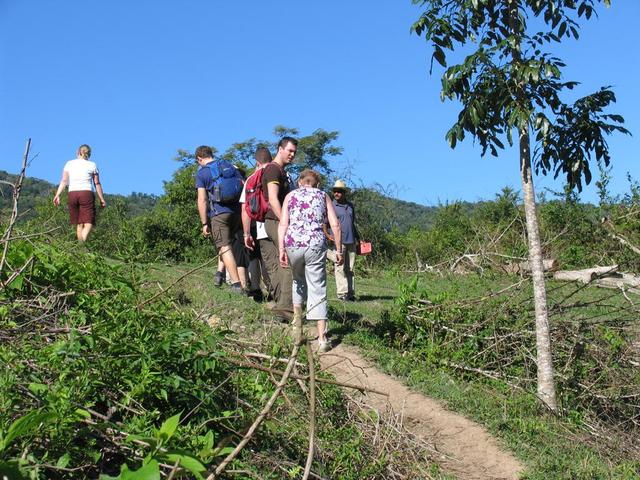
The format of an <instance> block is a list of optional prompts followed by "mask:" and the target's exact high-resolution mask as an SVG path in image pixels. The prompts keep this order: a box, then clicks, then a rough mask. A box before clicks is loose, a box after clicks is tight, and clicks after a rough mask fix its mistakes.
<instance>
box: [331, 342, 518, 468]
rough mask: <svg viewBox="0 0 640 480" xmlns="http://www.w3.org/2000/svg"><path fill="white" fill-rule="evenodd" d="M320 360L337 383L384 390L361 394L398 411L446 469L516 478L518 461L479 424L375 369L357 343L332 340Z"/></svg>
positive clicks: (379, 407)
mask: <svg viewBox="0 0 640 480" xmlns="http://www.w3.org/2000/svg"><path fill="white" fill-rule="evenodd" d="M320 363H321V365H322V369H323V370H327V371H329V372H330V373H332V374H333V375H334V376H335V378H336V379H337V380H338V381H340V382H344V383H349V384H355V385H361V386H363V387H367V388H370V389H373V390H378V391H383V392H387V393H388V396H384V395H378V394H375V393H366V394H363V395H365V401H366V403H367V404H368V405H370V406H371V408H372V409H375V410H377V411H380V412H385V411H388V409H391V411H392V412H394V413H396V414H398V413H399V414H400V416H401V418H402V420H403V426H404V428H405V429H406V430H407V431H408V432H410V433H412V434H414V435H416V436H417V437H419V438H421V439H423V440H425V441H426V442H428V443H429V444H430V445H432V446H433V447H434V448H435V449H436V450H437V451H438V452H439V453H441V454H442V455H441V458H440V459H439V460H438V464H439V465H440V466H441V468H442V469H443V470H444V471H445V472H447V473H451V474H453V475H455V476H456V477H457V478H460V479H474V480H475V479H478V480H480V479H482V480H489V479H517V478H519V474H520V472H521V471H522V470H523V467H522V465H521V464H520V463H519V462H518V461H517V460H516V458H515V457H514V456H513V455H511V454H510V453H509V452H507V451H506V450H505V449H504V448H502V447H501V446H500V445H499V444H498V442H497V441H496V439H495V438H493V437H492V436H491V435H490V434H489V433H488V432H487V431H486V430H485V429H484V428H483V427H482V426H480V425H478V424H476V423H474V422H472V421H471V420H469V419H467V418H465V417H463V416H461V415H458V414H455V413H452V412H450V411H448V410H446V409H445V408H444V407H443V406H442V405H441V404H440V403H438V402H437V401H435V400H433V399H431V398H428V397H425V396H424V395H422V394H420V393H417V392H413V391H411V390H409V389H408V388H407V387H406V386H405V385H403V384H402V383H401V382H400V381H398V380H396V379H395V378H393V377H391V376H389V375H386V374H384V373H382V372H380V371H378V370H377V369H376V368H375V367H373V366H372V365H371V364H370V363H369V362H367V361H366V360H365V359H364V358H362V357H361V356H360V354H359V353H358V349H357V348H356V347H352V346H345V345H337V346H336V347H335V348H334V349H332V350H331V351H329V352H327V353H324V354H322V355H320Z"/></svg>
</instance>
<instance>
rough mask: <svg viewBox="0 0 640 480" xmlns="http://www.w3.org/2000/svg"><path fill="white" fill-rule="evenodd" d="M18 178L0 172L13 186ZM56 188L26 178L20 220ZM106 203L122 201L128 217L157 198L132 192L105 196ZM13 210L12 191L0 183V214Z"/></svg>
mask: <svg viewBox="0 0 640 480" xmlns="http://www.w3.org/2000/svg"><path fill="white" fill-rule="evenodd" d="M17 178H18V176H17V175H14V174H11V173H8V172H5V171H4V170H0V180H3V181H5V182H10V183H12V184H14V183H15V182H16V180H17ZM57 187H58V186H57V185H54V184H53V183H50V182H47V181H46V180H41V179H39V178H33V177H26V178H25V179H24V182H22V189H21V191H20V203H19V209H20V213H21V219H28V218H30V217H32V216H33V215H34V214H35V212H34V211H33V209H34V207H35V205H36V202H38V201H40V200H42V199H47V198H48V199H50V200H53V195H54V193H55V191H56V188H57ZM105 197H106V200H107V203H111V202H113V200H115V199H122V200H124V202H125V204H126V206H127V210H128V213H129V215H131V216H136V215H140V214H142V213H145V212H148V211H149V210H151V209H152V208H153V207H154V205H155V204H156V202H157V201H158V197H157V196H156V195H149V194H147V193H137V192H134V193H132V194H130V195H127V196H124V195H109V194H105ZM12 208H13V189H12V187H11V186H10V185H7V184H5V183H0V213H2V216H4V214H5V212H7V211H11V209H12Z"/></svg>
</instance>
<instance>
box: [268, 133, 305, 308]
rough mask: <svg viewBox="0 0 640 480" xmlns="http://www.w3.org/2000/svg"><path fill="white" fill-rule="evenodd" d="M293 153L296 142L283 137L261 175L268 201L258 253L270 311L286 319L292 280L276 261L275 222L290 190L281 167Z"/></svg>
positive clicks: (290, 159)
mask: <svg viewBox="0 0 640 480" xmlns="http://www.w3.org/2000/svg"><path fill="white" fill-rule="evenodd" d="M297 150H298V141H297V140H296V139H295V138H292V137H283V138H282V139H281V140H280V142H279V143H278V153H277V154H276V156H275V158H274V159H273V161H272V162H271V163H269V164H268V165H267V166H266V167H265V170H264V173H263V175H262V189H263V191H264V192H265V194H266V199H267V200H268V202H269V211H268V212H267V214H266V215H265V219H264V226H265V229H266V230H267V235H268V238H265V239H262V240H260V252H261V253H262V260H263V261H264V263H265V265H266V267H267V271H268V272H269V278H270V279H271V286H272V288H273V295H274V297H275V301H276V308H275V309H274V310H273V312H274V313H275V314H276V315H277V316H279V317H281V318H284V319H286V320H290V319H291V318H293V300H292V298H291V284H292V277H291V269H290V268H289V267H282V266H281V265H280V259H279V258H278V254H279V250H278V223H279V222H280V215H281V213H282V202H283V200H284V197H285V196H286V195H287V193H289V190H290V189H291V185H290V183H291V182H290V180H289V176H288V175H287V173H286V172H285V170H284V167H285V166H287V165H289V164H290V163H291V162H293V159H294V157H295V156H296V152H297Z"/></svg>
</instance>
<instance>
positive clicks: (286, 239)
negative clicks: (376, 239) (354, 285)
mask: <svg viewBox="0 0 640 480" xmlns="http://www.w3.org/2000/svg"><path fill="white" fill-rule="evenodd" d="M319 183H320V174H319V173H318V172H315V171H314V170H310V169H306V170H303V171H302V172H301V173H300V177H299V178H298V187H299V188H297V189H296V190H293V191H291V192H290V193H288V194H287V196H286V197H285V199H284V202H283V204H282V215H281V217H280V224H279V225H278V239H279V256H280V264H281V265H282V266H283V267H284V266H287V265H290V267H291V273H292V276H293V286H292V297H293V324H294V328H296V332H297V333H296V336H297V337H298V338H296V342H300V341H301V340H302V338H301V337H299V336H298V334H299V333H300V332H301V325H302V308H303V307H302V305H303V303H304V302H305V301H306V304H307V315H306V319H307V320H308V321H316V322H318V323H317V326H318V351H319V352H321V353H323V352H326V351H328V350H329V349H330V348H331V345H330V344H329V341H328V340H327V271H326V260H327V242H326V240H325V235H324V231H323V229H322V226H323V225H324V224H325V223H326V222H327V221H328V222H329V225H330V226H331V230H332V231H333V234H334V237H335V239H336V245H342V243H341V242H340V239H341V237H340V235H341V232H340V222H339V221H338V217H337V216H336V212H335V209H334V208H333V203H332V202H331V199H330V198H329V196H328V195H327V194H326V193H325V192H323V191H322V190H320V189H318V185H319ZM336 255H337V261H338V262H340V263H342V251H337V252H336Z"/></svg>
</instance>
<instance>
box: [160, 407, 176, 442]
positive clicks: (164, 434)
mask: <svg viewBox="0 0 640 480" xmlns="http://www.w3.org/2000/svg"><path fill="white" fill-rule="evenodd" d="M179 423H180V414H179V413H178V414H177V415H174V416H173V417H171V418H169V419H167V420H166V421H165V422H164V423H163V424H162V426H161V427H160V431H159V432H158V433H159V436H160V437H161V438H163V439H164V440H169V439H170V438H171V437H172V436H173V434H174V433H175V432H176V428H178V424H179Z"/></svg>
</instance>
